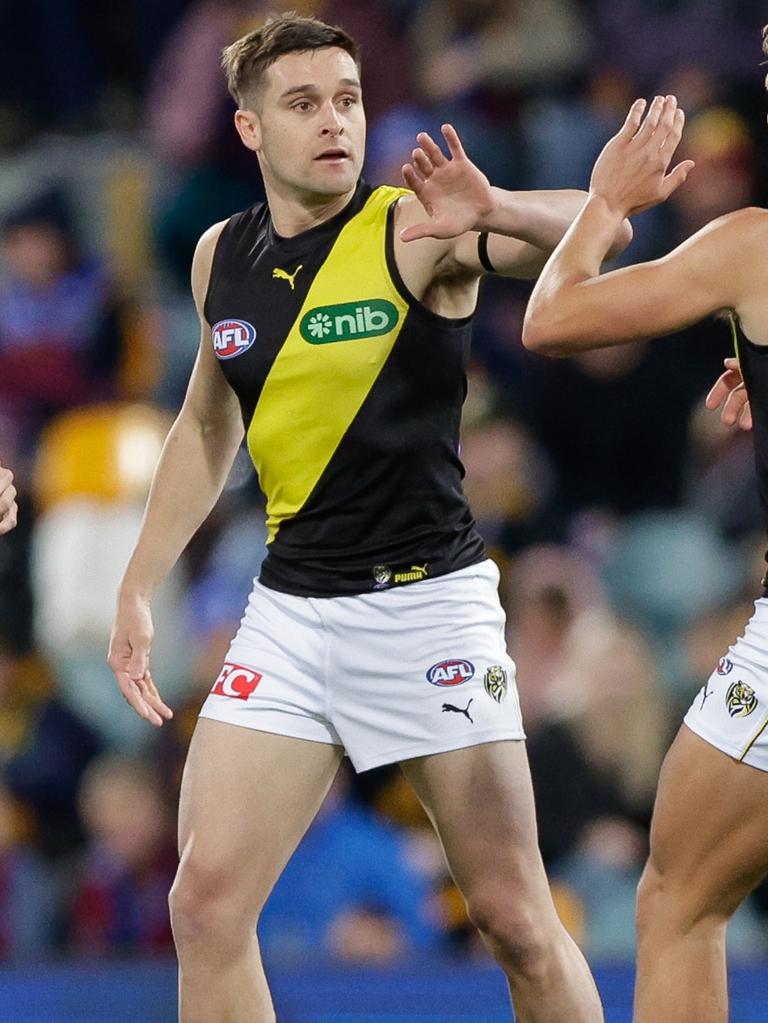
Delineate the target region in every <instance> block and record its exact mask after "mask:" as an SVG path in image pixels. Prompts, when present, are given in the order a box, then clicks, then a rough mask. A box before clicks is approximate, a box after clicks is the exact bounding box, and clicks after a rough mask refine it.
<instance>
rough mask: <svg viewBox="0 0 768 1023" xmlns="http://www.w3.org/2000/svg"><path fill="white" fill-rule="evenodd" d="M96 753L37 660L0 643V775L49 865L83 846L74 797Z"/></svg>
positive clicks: (95, 746) (84, 729) (90, 736)
mask: <svg viewBox="0 0 768 1023" xmlns="http://www.w3.org/2000/svg"><path fill="white" fill-rule="evenodd" d="M99 748H100V747H99V742H98V739H97V738H96V736H95V735H94V733H93V732H92V731H91V730H90V729H89V728H88V727H87V726H86V725H85V724H84V723H83V722H82V721H80V720H79V718H77V717H76V716H75V714H73V712H72V711H71V710H70V709H69V708H68V707H67V706H66V705H65V703H64V702H63V701H62V699H61V697H60V694H59V691H58V688H57V686H56V684H55V681H54V679H53V677H52V676H51V673H50V669H49V668H48V665H47V664H46V663H45V662H44V661H43V660H42V658H41V657H40V656H38V655H37V654H30V655H27V656H25V657H19V656H14V654H13V653H12V652H11V650H10V649H6V648H5V647H4V646H3V644H2V642H0V769H2V772H3V778H4V781H5V784H6V785H7V787H8V789H9V790H10V791H11V792H12V794H13V796H14V797H15V798H16V799H19V800H21V801H22V802H23V803H24V805H25V807H26V808H27V811H28V814H27V816H28V820H27V823H28V826H29V830H30V834H31V837H32V839H33V840H34V843H35V845H36V846H37V848H38V849H40V850H41V851H42V852H43V853H44V854H45V855H46V857H48V858H49V859H51V860H56V859H58V858H59V857H61V856H65V855H67V854H70V853H72V852H73V850H74V849H76V848H77V847H78V846H79V845H80V843H81V842H82V833H81V831H80V827H79V820H78V813H77V791H78V788H79V786H80V779H81V777H82V773H83V771H84V770H85V768H86V767H87V765H88V763H89V762H90V761H91V760H92V759H93V757H94V756H96V754H97V753H98V752H99Z"/></svg>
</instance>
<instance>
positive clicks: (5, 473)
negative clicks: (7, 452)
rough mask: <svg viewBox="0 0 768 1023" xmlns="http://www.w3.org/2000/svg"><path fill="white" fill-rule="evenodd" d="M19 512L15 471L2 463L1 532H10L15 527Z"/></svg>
mask: <svg viewBox="0 0 768 1023" xmlns="http://www.w3.org/2000/svg"><path fill="white" fill-rule="evenodd" d="M18 513H19V509H18V508H17V507H16V487H14V485H13V473H12V472H11V470H10V469H6V468H5V467H4V466H2V465H0V534H2V533H9V532H10V531H11V530H12V529H13V527H14V526H15V525H16V519H17V516H18Z"/></svg>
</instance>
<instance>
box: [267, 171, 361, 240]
mask: <svg viewBox="0 0 768 1023" xmlns="http://www.w3.org/2000/svg"><path fill="white" fill-rule="evenodd" d="M265 184H266V183H265ZM356 189H357V184H355V185H354V186H353V187H352V188H351V189H349V191H347V192H344V193H342V194H341V195H314V194H312V193H304V194H302V195H297V194H296V193H295V192H293V193H291V194H287V192H284V191H283V190H282V189H281V188H280V187H279V186H276V185H275V184H266V192H267V202H268V204H269V212H270V215H271V217H272V223H273V224H274V226H275V230H276V231H277V233H278V234H279V235H281V236H282V237H283V238H292V237H293V236H294V235H296V234H301V232H302V231H308V230H309V229H310V228H312V227H317V226H318V225H319V224H324V223H325V221H326V220H330V219H331V217H335V216H336V214H337V213H340V212H341V210H343V209H344V207H345V206H346V205H347V203H348V202H349V201H350V199H351V198H352V196H353V195H354V194H355V191H356Z"/></svg>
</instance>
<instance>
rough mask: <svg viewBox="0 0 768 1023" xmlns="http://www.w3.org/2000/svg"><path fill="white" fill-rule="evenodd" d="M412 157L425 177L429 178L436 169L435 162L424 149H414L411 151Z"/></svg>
mask: <svg viewBox="0 0 768 1023" xmlns="http://www.w3.org/2000/svg"><path fill="white" fill-rule="evenodd" d="M411 159H412V160H413V164H414V166H415V167H416V169H417V170H418V172H419V174H421V176H422V177H423V178H428V177H429V176H430V174H431V173H432V171H433V170H434V169H435V167H434V164H433V163H432V161H431V160H430V158H429V157H428V156H427V154H426V153H425V152H424V150H423V149H414V150H413V152H412V153H411Z"/></svg>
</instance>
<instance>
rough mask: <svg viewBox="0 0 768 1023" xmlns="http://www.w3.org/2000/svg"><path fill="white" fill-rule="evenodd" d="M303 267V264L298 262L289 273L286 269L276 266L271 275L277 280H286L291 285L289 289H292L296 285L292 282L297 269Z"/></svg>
mask: <svg viewBox="0 0 768 1023" xmlns="http://www.w3.org/2000/svg"><path fill="white" fill-rule="evenodd" d="M303 267H304V264H303V263H299V265H298V266H297V267H296V269H295V270H294V271H293V273H292V274H289V273H288V271H287V270H282V269H281V268H280V267H279V266H276V267H275V269H274V270H273V271H272V276H273V277H275V278H277V280H278V281H288V283H289V284H290V286H291V291H293V289H294V288H295V287H296V285H295V284H294V283H293V282H294V281H295V280H296V274H297V273H298V272H299V270H301V269H303Z"/></svg>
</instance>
